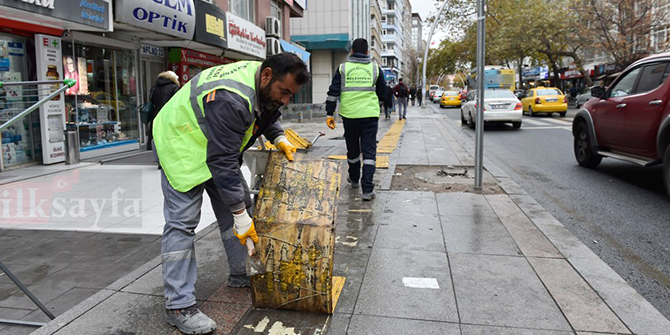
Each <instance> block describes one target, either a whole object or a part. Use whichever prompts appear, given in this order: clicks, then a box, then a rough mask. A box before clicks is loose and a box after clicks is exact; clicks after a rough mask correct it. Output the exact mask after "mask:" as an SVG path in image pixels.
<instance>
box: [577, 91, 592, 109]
mask: <svg viewBox="0 0 670 335" xmlns="http://www.w3.org/2000/svg"><path fill="white" fill-rule="evenodd" d="M591 98H593V96H592V95H591V87H587V88H586V89H584V93H582V94H580V95H578V96H577V97H576V98H575V107H576V108H579V107H581V106H582V105H584V104H585V103H586V102H587V101H589V100H591Z"/></svg>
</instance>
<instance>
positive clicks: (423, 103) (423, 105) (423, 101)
mask: <svg viewBox="0 0 670 335" xmlns="http://www.w3.org/2000/svg"><path fill="white" fill-rule="evenodd" d="M448 2H449V0H444V3H443V4H442V7H440V11H439V12H437V17H436V18H435V21H433V25H432V26H431V27H430V34H428V43H426V51H424V53H423V76H422V78H423V82H422V83H421V94H423V96H422V99H421V108H426V99H425V97H426V84H427V82H426V65H427V64H428V50H429V49H430V39H431V38H433V33H434V32H435V27H436V26H437V23H438V22H439V21H440V16H442V12H443V11H444V7H446V5H447V3H448Z"/></svg>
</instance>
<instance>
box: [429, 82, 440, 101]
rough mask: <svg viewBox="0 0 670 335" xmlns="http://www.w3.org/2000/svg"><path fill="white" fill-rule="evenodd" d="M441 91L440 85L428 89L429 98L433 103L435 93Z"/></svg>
mask: <svg viewBox="0 0 670 335" xmlns="http://www.w3.org/2000/svg"><path fill="white" fill-rule="evenodd" d="M439 90H440V86H438V85H430V87H429V88H428V97H429V98H430V101H433V96H435V92H437V91H439Z"/></svg>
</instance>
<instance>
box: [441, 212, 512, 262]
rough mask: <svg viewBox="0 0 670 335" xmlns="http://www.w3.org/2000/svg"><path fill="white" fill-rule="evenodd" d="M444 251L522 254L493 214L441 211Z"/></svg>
mask: <svg viewBox="0 0 670 335" xmlns="http://www.w3.org/2000/svg"><path fill="white" fill-rule="evenodd" d="M441 218H442V232H443V234H444V241H445V243H446V245H447V252H449V253H450V254H452V253H474V254H490V255H509V256H521V255H522V254H521V251H520V250H519V248H518V247H517V245H516V243H514V240H513V239H512V237H511V236H510V235H509V233H508V232H507V229H505V226H503V224H502V223H501V222H500V219H498V218H495V217H488V216H485V217H480V218H476V217H472V216H456V215H442V216H441Z"/></svg>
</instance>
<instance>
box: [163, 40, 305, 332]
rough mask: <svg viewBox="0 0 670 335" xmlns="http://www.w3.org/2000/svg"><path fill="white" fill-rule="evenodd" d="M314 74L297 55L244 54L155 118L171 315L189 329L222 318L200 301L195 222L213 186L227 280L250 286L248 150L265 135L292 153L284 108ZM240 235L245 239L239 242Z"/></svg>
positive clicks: (204, 76)
mask: <svg viewBox="0 0 670 335" xmlns="http://www.w3.org/2000/svg"><path fill="white" fill-rule="evenodd" d="M308 80H309V73H308V72H307V66H306V65H305V63H304V62H303V61H302V60H301V59H300V58H299V57H298V56H296V55H294V54H291V53H281V54H277V55H274V56H270V57H268V58H266V59H265V61H263V63H260V62H255V61H239V62H236V63H231V64H227V65H219V66H214V67H211V68H208V69H206V70H204V71H202V72H201V73H199V74H198V75H196V76H195V77H193V78H192V79H191V80H190V81H189V82H188V83H186V84H185V85H184V86H183V87H182V88H181V89H180V90H179V91H178V92H177V93H176V94H175V95H174V96H173V97H172V99H170V101H169V102H168V103H167V104H165V106H164V108H163V110H161V112H160V113H158V115H157V116H156V118H155V119H154V125H153V131H154V142H155V149H156V153H157V155H158V158H159V160H160V164H161V165H162V167H163V170H162V171H161V186H162V189H163V197H164V198H165V201H164V205H163V212H164V214H165V227H164V229H163V237H162V241H161V257H162V260H163V282H164V286H165V292H164V294H165V308H166V314H165V319H166V321H167V322H168V323H169V324H171V325H173V326H176V327H177V328H179V330H180V331H181V332H183V333H185V334H206V333H209V332H212V331H213V330H214V329H215V328H216V323H215V322H214V321H213V320H212V319H210V318H209V317H208V316H207V315H205V314H204V313H202V312H200V311H199V310H198V308H197V307H196V306H195V304H196V300H195V283H196V279H197V269H196V268H197V264H196V260H195V254H196V253H195V249H194V240H195V233H194V231H195V229H196V227H197V226H198V221H199V220H200V210H201V209H200V208H201V206H202V201H203V191H207V194H208V195H209V197H210V199H211V202H212V208H213V209H214V214H215V216H216V219H217V221H218V224H219V230H220V232H221V239H222V241H223V246H224V248H225V249H226V256H227V258H228V264H229V271H230V276H229V278H228V286H231V287H247V286H249V284H250V280H249V277H248V276H247V275H246V269H245V261H246V257H247V250H246V248H245V247H244V245H245V244H246V239H247V238H251V239H252V240H253V241H254V243H257V242H258V236H257V234H256V229H255V227H254V223H253V221H252V219H251V216H250V213H249V210H250V209H251V197H250V194H249V188H248V186H247V183H246V182H245V180H244V177H243V175H242V171H240V167H241V165H242V153H243V152H244V151H245V150H247V149H248V148H249V147H251V146H252V145H253V144H254V142H255V141H256V139H257V138H258V136H260V135H261V134H263V135H265V136H266V137H267V138H268V139H269V140H271V141H272V142H273V143H274V144H275V146H277V148H278V149H279V150H281V151H283V152H284V154H285V155H286V158H287V159H288V160H289V161H292V160H293V153H294V152H295V150H296V148H295V147H294V146H293V145H291V143H290V142H289V141H288V140H287V139H286V137H285V136H284V131H283V129H282V127H281V124H280V123H279V122H278V119H279V117H280V115H281V113H280V112H279V107H281V106H283V105H286V104H288V103H289V100H290V99H291V96H292V95H294V94H296V93H298V91H299V90H300V87H301V86H302V85H303V84H305V83H307V81H308ZM238 240H239V241H238Z"/></svg>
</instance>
